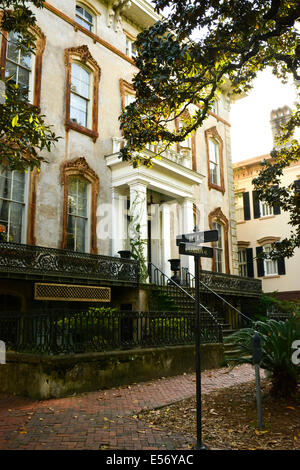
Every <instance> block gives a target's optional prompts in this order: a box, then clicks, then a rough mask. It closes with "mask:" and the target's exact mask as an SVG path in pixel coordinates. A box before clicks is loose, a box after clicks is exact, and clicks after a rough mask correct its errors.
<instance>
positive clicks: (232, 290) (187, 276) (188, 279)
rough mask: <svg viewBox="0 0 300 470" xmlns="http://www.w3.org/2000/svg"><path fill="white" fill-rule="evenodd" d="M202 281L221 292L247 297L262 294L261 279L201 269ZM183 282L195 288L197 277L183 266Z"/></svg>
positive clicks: (184, 284)
mask: <svg viewBox="0 0 300 470" xmlns="http://www.w3.org/2000/svg"><path fill="white" fill-rule="evenodd" d="M200 281H202V282H203V283H204V284H205V285H206V286H208V287H210V288H212V289H214V291H215V292H218V293H219V294H228V295H238V296H245V297H259V296H260V295H261V294H262V282H261V280H260V279H253V278H250V277H242V276H235V275H232V274H224V273H215V272H211V271H204V270H201V271H200ZM182 284H183V286H187V287H191V288H195V277H194V276H193V275H192V274H191V273H190V272H188V270H187V269H185V268H182ZM200 290H201V285H200Z"/></svg>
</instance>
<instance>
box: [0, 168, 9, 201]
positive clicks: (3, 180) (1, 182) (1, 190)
mask: <svg viewBox="0 0 300 470" xmlns="http://www.w3.org/2000/svg"><path fill="white" fill-rule="evenodd" d="M11 181H12V175H11V171H9V170H4V171H3V172H2V173H0V198H4V199H10V198H11Z"/></svg>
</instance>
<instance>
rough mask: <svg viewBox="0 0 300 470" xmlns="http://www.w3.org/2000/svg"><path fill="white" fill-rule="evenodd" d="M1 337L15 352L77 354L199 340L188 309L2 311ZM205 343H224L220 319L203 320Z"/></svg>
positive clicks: (202, 337)
mask: <svg viewBox="0 0 300 470" xmlns="http://www.w3.org/2000/svg"><path fill="white" fill-rule="evenodd" d="M0 338H1V340H2V341H4V342H5V344H6V348H7V349H8V350H11V351H16V352H23V353H35V354H74V353H87V352H101V351H113V350H118V349H132V348H137V347H142V348H143V347H162V346H172V345H184V344H193V343H194V338H195V315H192V314H190V313H186V312H177V313H175V312H130V311H113V310H111V309H108V310H107V311H106V312H105V311H103V309H101V311H99V309H95V308H90V309H89V310H88V311H75V312H74V311H72V312H70V311H69V312H66V311H58V310H56V311H54V310H53V311H48V312H42V313H40V312H34V313H27V314H22V313H12V312H7V313H1V315H0ZM201 342H202V343H218V342H220V337H219V330H218V328H217V326H216V324H215V323H213V322H211V321H210V320H209V319H205V318H204V319H203V322H202V328H201Z"/></svg>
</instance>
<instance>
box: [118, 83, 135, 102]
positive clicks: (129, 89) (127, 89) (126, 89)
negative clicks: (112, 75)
mask: <svg viewBox="0 0 300 470" xmlns="http://www.w3.org/2000/svg"><path fill="white" fill-rule="evenodd" d="M120 94H121V108H122V109H123V108H125V106H126V95H127V94H128V95H135V90H134V88H133V85H132V83H129V82H127V81H126V80H123V78H120Z"/></svg>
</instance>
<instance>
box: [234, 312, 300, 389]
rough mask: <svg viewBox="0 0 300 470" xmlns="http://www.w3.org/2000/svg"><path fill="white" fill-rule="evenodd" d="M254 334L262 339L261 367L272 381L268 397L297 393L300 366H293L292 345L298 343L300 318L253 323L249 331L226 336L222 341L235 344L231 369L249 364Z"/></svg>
mask: <svg viewBox="0 0 300 470" xmlns="http://www.w3.org/2000/svg"><path fill="white" fill-rule="evenodd" d="M255 331H257V332H258V333H259V335H260V338H261V344H262V353H263V355H262V360H261V363H260V367H261V368H262V369H265V370H266V371H267V372H268V374H269V376H270V378H271V381H272V388H271V394H272V395H274V396H275V397H286V396H289V395H291V394H294V393H295V392H296V391H297V384H298V382H299V378H300V366H299V365H296V364H293V363H292V360H291V358H292V353H293V349H292V343H293V342H294V341H295V340H300V317H299V315H296V314H294V315H292V317H291V318H289V319H288V320H286V321H277V320H266V321H257V322H255V323H253V326H252V327H251V328H243V329H241V330H239V331H236V332H235V333H233V334H232V335H230V336H228V337H227V338H226V339H225V341H226V342H230V343H234V345H235V348H236V349H237V350H238V352H237V354H236V356H235V357H232V358H230V359H229V360H230V361H232V363H233V364H234V365H236V364H242V363H250V364H252V363H253V361H252V345H251V338H252V336H253V335H254V333H255Z"/></svg>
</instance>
